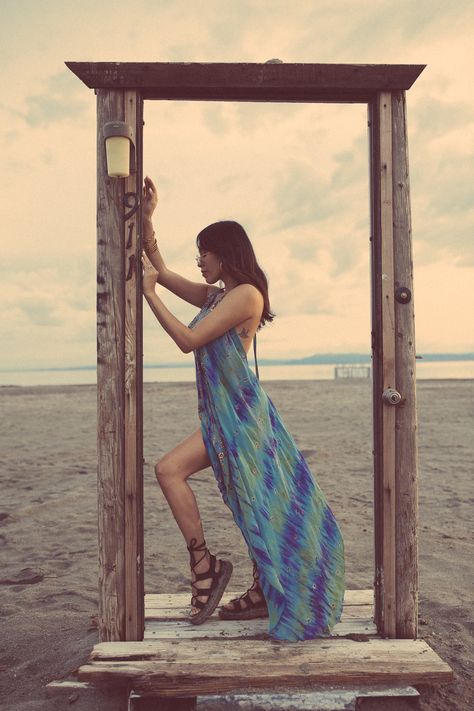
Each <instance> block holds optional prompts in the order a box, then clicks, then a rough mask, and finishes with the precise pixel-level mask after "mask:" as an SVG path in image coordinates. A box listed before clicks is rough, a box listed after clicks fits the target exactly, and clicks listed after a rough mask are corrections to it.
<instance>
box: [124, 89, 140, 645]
mask: <svg viewBox="0 0 474 711" xmlns="http://www.w3.org/2000/svg"><path fill="white" fill-rule="evenodd" d="M141 107H142V101H141V97H140V96H139V95H138V94H137V92H135V91H125V92H124V120H125V122H126V123H127V124H129V126H131V127H132V130H133V134H134V137H135V146H136V147H137V148H138V150H137V151H136V155H137V158H138V160H137V161H136V162H137V163H138V167H139V168H141V150H140V146H141V132H142V125H143V119H142V110H141ZM137 144H138V145H137ZM140 188H141V169H139V170H137V171H135V172H131V173H130V175H129V177H128V178H125V180H124V189H125V193H126V194H127V195H129V196H130V198H131V199H130V200H129V201H128V202H129V204H130V206H131V207H130V208H127V207H125V206H124V207H123V210H124V211H127V214H129V213H131V212H132V210H133V209H134V208H135V207H137V208H138V209H137V210H136V212H134V214H131V215H130V217H129V219H126V220H125V221H124V242H123V244H122V250H123V251H124V253H125V254H124V259H125V284H124V289H125V315H124V320H125V344H124V349H125V350H124V450H125V451H124V479H125V481H124V486H125V499H124V506H125V606H126V618H125V619H126V630H125V639H127V640H132V639H134V640H139V639H142V636H143V629H144V609H143V596H144V593H143V493H142V491H143V464H142V462H143V457H142V456H141V454H140V452H141V432H142V424H141V423H142V417H143V415H142V407H141V403H142V398H141V385H142V383H141V377H140V371H141V366H142V357H141V356H142V350H141V330H142V321H141V278H140V277H141V261H140V257H141V255H140V252H139V239H138V236H139V226H140V225H141V210H140V208H139V207H138V205H139V199H140ZM132 196H136V197H135V199H133V198H132Z"/></svg>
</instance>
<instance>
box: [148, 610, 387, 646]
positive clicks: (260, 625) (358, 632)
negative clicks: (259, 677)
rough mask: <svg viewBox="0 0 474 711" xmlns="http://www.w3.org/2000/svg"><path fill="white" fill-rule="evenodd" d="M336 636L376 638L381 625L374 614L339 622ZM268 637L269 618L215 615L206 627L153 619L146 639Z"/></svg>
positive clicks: (149, 622) (184, 622)
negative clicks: (244, 618) (239, 617)
mask: <svg viewBox="0 0 474 711" xmlns="http://www.w3.org/2000/svg"><path fill="white" fill-rule="evenodd" d="M331 635H332V636H333V637H347V636H348V635H353V636H356V637H357V638H359V637H374V636H376V635H377V627H376V626H375V624H374V622H373V621H372V617H357V618H353V619H349V620H345V621H342V622H339V623H338V624H337V625H335V626H334V628H333V630H332V633H331ZM262 636H263V637H266V636H268V619H257V620H226V621H224V620H220V619H219V617H217V616H214V617H212V618H211V619H210V620H208V621H207V622H206V624H205V625H203V626H202V627H195V626H192V625H191V624H190V623H189V622H187V621H186V620H184V619H182V620H176V619H174V620H150V619H148V620H147V622H146V627H145V635H144V639H145V640H147V639H178V640H182V639H198V638H201V637H203V638H206V639H211V638H214V639H216V640H219V639H224V638H233V639H239V640H240V639H245V638H248V637H262Z"/></svg>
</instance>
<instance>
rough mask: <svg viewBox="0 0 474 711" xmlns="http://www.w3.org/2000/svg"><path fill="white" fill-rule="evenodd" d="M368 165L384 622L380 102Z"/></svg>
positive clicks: (378, 573) (373, 115) (373, 110)
mask: <svg viewBox="0 0 474 711" xmlns="http://www.w3.org/2000/svg"><path fill="white" fill-rule="evenodd" d="M367 109H368V112H367V113H368V126H369V168H370V222H371V235H370V262H371V322H372V327H371V336H372V338H371V340H372V432H373V457H374V564H375V570H374V620H375V623H376V625H377V627H378V629H379V630H380V629H382V625H383V545H382V544H383V446H382V442H383V417H382V400H381V397H380V393H381V392H383V368H382V365H383V350H382V345H383V342H382V302H381V298H380V294H381V293H382V286H381V281H382V265H381V240H380V233H381V228H380V204H381V203H380V169H379V166H380V117H379V102H378V101H375V100H374V101H371V102H370V103H369V104H368V107H367Z"/></svg>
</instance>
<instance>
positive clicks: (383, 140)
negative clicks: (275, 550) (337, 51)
mask: <svg viewBox="0 0 474 711" xmlns="http://www.w3.org/2000/svg"><path fill="white" fill-rule="evenodd" d="M378 101H379V117H380V118H379V120H380V230H381V232H380V241H381V248H380V249H381V269H382V278H381V282H380V284H381V291H382V293H381V300H382V372H383V384H382V392H383V391H384V390H386V389H387V388H396V381H395V304H394V302H395V297H394V271H393V202H392V182H393V181H392V100H391V95H390V94H389V93H387V92H383V93H381V94H380V95H379V99H378ZM378 395H379V397H381V395H382V393H379V394H378ZM395 415H396V411H395V407H393V406H391V405H386V404H383V405H382V419H383V424H382V451H383V543H382V545H383V591H384V592H383V634H384V635H386V636H388V637H395V636H396V585H397V581H396V549H395V542H396V536H395V522H396V483H395V481H396V480H395Z"/></svg>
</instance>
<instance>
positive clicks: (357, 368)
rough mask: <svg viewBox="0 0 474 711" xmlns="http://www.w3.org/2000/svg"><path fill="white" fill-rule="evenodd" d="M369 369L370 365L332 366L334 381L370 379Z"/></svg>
mask: <svg viewBox="0 0 474 711" xmlns="http://www.w3.org/2000/svg"><path fill="white" fill-rule="evenodd" d="M370 373H371V368H370V365H360V364H357V365H347V364H346V365H335V366H334V378H335V380H341V379H345V380H347V379H348V378H350V379H352V378H370Z"/></svg>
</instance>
